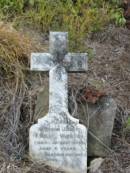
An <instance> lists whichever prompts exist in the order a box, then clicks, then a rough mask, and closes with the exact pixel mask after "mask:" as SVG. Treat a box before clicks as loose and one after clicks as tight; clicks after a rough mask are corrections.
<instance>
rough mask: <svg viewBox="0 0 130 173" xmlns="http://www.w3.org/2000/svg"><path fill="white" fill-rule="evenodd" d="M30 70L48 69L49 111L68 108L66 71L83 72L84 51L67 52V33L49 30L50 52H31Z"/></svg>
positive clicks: (85, 64)
mask: <svg viewBox="0 0 130 173" xmlns="http://www.w3.org/2000/svg"><path fill="white" fill-rule="evenodd" d="M31 70H35V71H49V111H53V110H54V111H55V110H57V111H62V110H64V109H66V110H68V93H67V91H68V90H67V85H68V84H67V71H68V72H85V71H86V70H87V54H86V53H77V54H76V53H68V33H67V32H50V53H32V55H31Z"/></svg>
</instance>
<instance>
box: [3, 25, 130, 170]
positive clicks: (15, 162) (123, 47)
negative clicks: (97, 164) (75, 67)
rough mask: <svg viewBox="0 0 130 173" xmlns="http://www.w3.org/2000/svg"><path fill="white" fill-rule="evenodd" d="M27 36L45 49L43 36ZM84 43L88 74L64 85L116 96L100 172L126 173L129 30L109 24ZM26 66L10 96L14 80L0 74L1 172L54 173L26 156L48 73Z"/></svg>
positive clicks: (129, 138) (128, 159)
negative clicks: (5, 79)
mask: <svg viewBox="0 0 130 173" xmlns="http://www.w3.org/2000/svg"><path fill="white" fill-rule="evenodd" d="M24 32H25V30H24ZM26 34H27V35H28V31H27V32H26ZM29 35H30V36H31V37H32V35H35V37H34V38H33V41H34V42H35V43H36V44H37V45H38V44H39V47H40V50H39V51H43V50H46V49H47V47H48V37H46V36H45V35H42V34H39V33H35V32H32V33H31V34H29ZM31 39H32V38H31ZM85 44H86V48H87V49H89V61H88V66H89V69H88V72H87V73H86V74H70V77H69V87H71V88H76V89H80V88H83V87H91V88H93V89H97V90H98V91H100V92H104V93H105V94H107V95H111V96H112V97H113V98H114V99H115V100H116V103H117V105H118V109H117V115H116V120H115V125H114V130H113V137H112V153H110V155H109V156H108V157H107V158H105V162H104V164H103V165H102V170H103V173H129V172H130V129H129V128H128V127H127V121H128V117H130V30H128V29H126V28H116V27H114V26H112V25H110V26H109V27H107V28H106V29H105V30H103V31H101V32H99V33H95V34H92V35H90V37H89V38H88V39H87V40H86V41H85ZM42 46H43V48H42ZM27 65H28V66H27V71H28V75H27V76H26V81H25V83H24V84H23V83H22V84H20V85H19V87H20V88H19V89H17V91H16V90H15V95H14V86H13V81H11V82H10V83H8V82H3V78H0V80H1V81H0V84H1V85H0V131H1V132H0V173H6V172H7V173H55V172H57V173H58V171H56V170H52V169H51V168H49V167H47V166H45V165H38V164H34V163H32V162H31V161H30V160H29V157H28V134H29V133H28V130H29V127H30V126H31V125H32V124H33V123H34V122H35V117H34V116H33V115H34V108H35V101H36V98H37V93H38V92H39V90H41V88H42V87H44V85H45V83H46V79H45V78H47V75H46V74H45V75H44V74H41V73H35V74H34V73H33V72H29V63H28V64H27ZM59 173H61V171H59Z"/></svg>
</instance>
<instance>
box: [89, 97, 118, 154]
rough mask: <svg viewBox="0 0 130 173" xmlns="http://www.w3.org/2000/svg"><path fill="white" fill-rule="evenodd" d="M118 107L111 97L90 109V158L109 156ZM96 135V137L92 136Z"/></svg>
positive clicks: (105, 98)
mask: <svg viewBox="0 0 130 173" xmlns="http://www.w3.org/2000/svg"><path fill="white" fill-rule="evenodd" d="M116 109H117V105H116V102H115V101H114V99H112V98H111V97H107V96H106V97H104V98H102V99H101V100H100V101H99V102H98V104H97V106H96V105H95V106H94V105H93V106H92V105H90V107H89V115H90V117H89V131H90V133H89V135H88V138H89V144H88V148H89V149H88V155H89V156H100V157H101V156H102V157H103V156H107V155H108V153H109V152H110V151H109V150H108V148H111V137H112V130H113V126H114V119H115V115H116ZM92 135H94V136H92Z"/></svg>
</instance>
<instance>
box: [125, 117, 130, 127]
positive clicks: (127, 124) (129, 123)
mask: <svg viewBox="0 0 130 173" xmlns="http://www.w3.org/2000/svg"><path fill="white" fill-rule="evenodd" d="M126 129H129V130H130V117H129V118H128V120H127V122H126Z"/></svg>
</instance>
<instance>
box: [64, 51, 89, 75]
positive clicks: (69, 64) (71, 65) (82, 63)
mask: <svg viewBox="0 0 130 173" xmlns="http://www.w3.org/2000/svg"><path fill="white" fill-rule="evenodd" d="M87 61H88V57H87V53H68V54H66V56H65V58H64V66H65V67H66V69H67V71H70V72H76V71H77V72H85V71H87V70H88V63H87Z"/></svg>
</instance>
